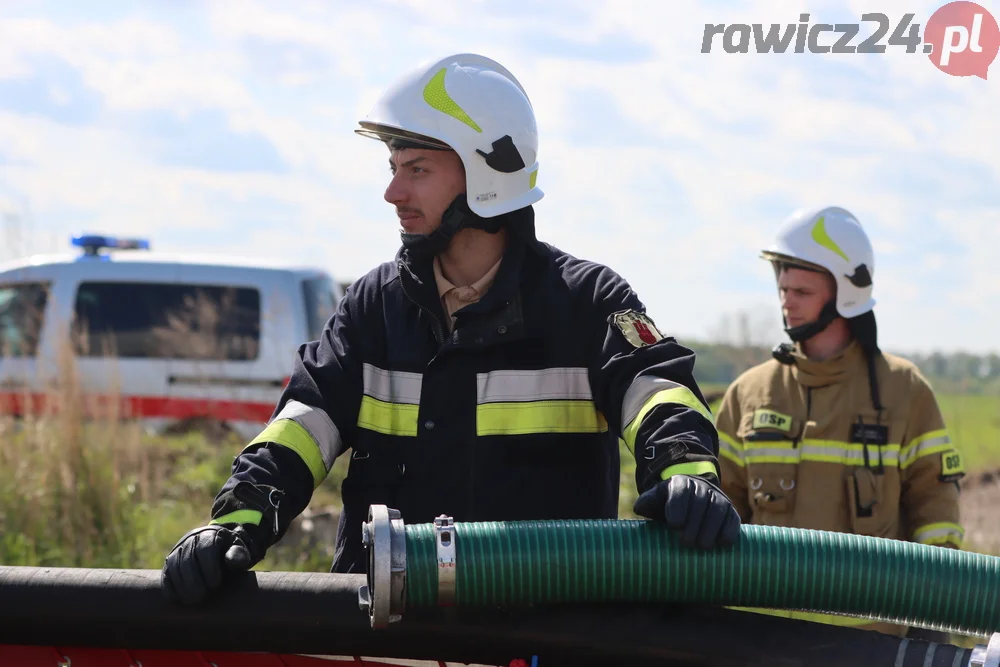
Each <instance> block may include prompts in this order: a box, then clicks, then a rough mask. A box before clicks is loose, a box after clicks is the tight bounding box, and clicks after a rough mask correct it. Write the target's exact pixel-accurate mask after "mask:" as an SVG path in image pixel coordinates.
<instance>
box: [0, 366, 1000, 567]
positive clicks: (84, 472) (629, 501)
mask: <svg viewBox="0 0 1000 667" xmlns="http://www.w3.org/2000/svg"><path fill="white" fill-rule="evenodd" d="M67 377H69V378H70V381H69V382H67V383H66V386H64V387H54V388H53V390H52V391H51V395H50V396H49V400H48V401H47V404H46V405H45V406H44V407H43V408H38V409H36V410H35V411H34V412H29V414H28V415H27V416H26V417H25V418H24V419H22V420H18V421H14V420H11V419H6V420H0V441H2V442H3V447H0V469H2V470H3V471H4V474H3V475H0V563H2V564H5V565H33V566H65V567H115V568H159V567H160V566H161V564H162V562H163V558H164V556H165V555H166V553H167V552H168V551H169V550H170V548H171V547H172V546H173V545H174V544H175V543H176V541H177V540H178V539H179V538H180V537H181V536H182V535H183V534H184V533H185V532H187V531H188V530H190V529H192V528H195V527H197V526H200V525H203V524H204V523H206V522H207V521H208V519H209V511H210V508H211V504H212V500H213V498H214V497H215V494H216V493H217V492H218V489H219V488H220V487H221V486H222V484H223V483H224V482H225V480H226V479H227V478H228V476H229V473H230V466H231V463H232V460H233V457H234V456H236V455H237V454H238V453H239V451H240V450H241V448H242V447H243V444H244V443H243V442H241V441H240V440H239V439H237V438H236V437H235V436H230V437H228V438H224V439H222V440H219V439H209V438H208V437H206V436H204V435H201V434H199V433H189V434H186V435H181V436H169V437H168V436H153V435H149V434H146V433H144V432H143V431H142V430H141V429H140V427H139V425H138V424H136V423H133V422H131V421H129V420H127V419H124V418H122V416H121V415H120V414H117V413H116V412H115V411H114V410H113V409H112V408H113V407H114V402H113V401H111V402H105V403H103V404H95V403H93V401H91V400H90V399H85V398H84V397H81V396H79V395H78V394H77V393H74V387H73V386H72V385H73V382H72V374H69V375H67ZM723 388H724V387H711V388H710V390H709V389H706V394H707V395H711V394H716V395H717V393H718V392H719V391H721V389H723ZM940 404H941V409H942V412H943V413H944V416H945V420H946V423H947V424H948V426H949V428H950V429H951V432H952V436H953V439H954V440H955V441H956V442H957V443H958V444H959V446H960V448H961V449H962V451H963V453H964V454H965V458H966V467H967V469H968V470H970V471H975V470H981V469H986V468H991V467H1000V411H998V409H997V408H1000V398H998V397H992V396H954V395H952V396H942V397H940ZM716 405H717V399H716V400H715V401H713V408H715V407H716ZM84 414H90V417H91V418H90V419H89V420H85V419H84V418H83V416H84ZM347 464H348V458H347V457H346V456H342V457H341V458H340V459H339V460H338V461H337V463H336V465H335V467H334V469H333V471H332V472H331V474H330V475H329V477H328V478H327V480H326V481H325V482H324V483H323V484H322V485H321V486H320V487H319V489H317V490H316V492H315V493H314V496H313V500H312V503H311V504H310V507H311V509H313V510H321V509H331V510H332V511H333V513H334V514H336V513H339V509H340V504H341V503H340V493H339V491H340V483H341V482H342V480H343V478H344V476H345V475H346V472H347ZM634 474H635V461H634V459H633V458H632V455H631V454H630V453H629V452H628V451H627V450H625V449H624V447H622V449H621V495H620V502H619V516H620V517H621V518H634V516H635V515H634V514H633V513H632V506H633V504H634V502H635V498H636V492H635V480H634ZM299 535H301V531H300V533H299ZM333 549H334V545H333V540H332V536H331V535H329V534H327V535H326V537H324V538H322V539H319V540H316V539H312V540H310V541H309V543H308V544H307V545H304V544H303V543H302V542H301V541H297V540H292V539H289V540H285V541H283V542H281V543H279V544H277V545H275V546H274V547H272V548H271V550H270V551H269V553H268V556H267V558H266V559H265V560H264V561H263V562H262V563H261V564H259V565H258V566H257V567H258V569H264V570H297V571H326V570H328V569H329V567H330V564H331V562H332V559H333Z"/></svg>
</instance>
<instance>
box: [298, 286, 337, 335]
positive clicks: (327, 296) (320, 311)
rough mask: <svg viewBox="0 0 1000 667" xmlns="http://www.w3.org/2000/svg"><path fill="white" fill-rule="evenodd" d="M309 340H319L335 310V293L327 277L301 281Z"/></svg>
mask: <svg viewBox="0 0 1000 667" xmlns="http://www.w3.org/2000/svg"><path fill="white" fill-rule="evenodd" d="M302 295H303V297H304V298H305V306H306V325H307V326H308V331H307V332H306V333H307V334H308V336H309V340H319V337H320V336H321V335H322V334H323V327H324V326H326V323H327V320H329V319H330V318H331V317H333V313H334V312H335V311H336V310H337V292H336V290H335V288H334V285H333V280H332V279H331V278H330V277H329V276H322V277H320V278H310V279H307V280H303V281H302Z"/></svg>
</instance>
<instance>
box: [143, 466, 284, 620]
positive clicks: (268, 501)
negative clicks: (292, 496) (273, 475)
mask: <svg viewBox="0 0 1000 667" xmlns="http://www.w3.org/2000/svg"><path fill="white" fill-rule="evenodd" d="M283 496H284V494H283V493H282V492H281V491H279V490H278V489H275V488H274V487H272V486H265V485H256V484H251V483H249V482H246V481H241V482H239V483H238V484H237V485H236V486H235V487H234V488H233V489H232V490H230V491H227V492H225V493H223V494H221V495H220V496H219V497H218V498H217V499H216V501H215V503H214V505H213V507H212V510H213V511H212V515H213V516H215V517H223V515H226V516H232V514H233V513H234V512H238V511H246V510H250V511H255V512H259V513H260V519H259V521H258V522H257V523H235V522H234V523H225V525H219V524H209V525H207V526H202V527H201V528H195V529H194V530H192V531H190V532H189V533H187V534H186V535H185V536H184V537H182V538H181V539H180V541H179V542H177V544H176V545H175V546H174V548H173V549H171V551H170V553H169V554H167V558H166V560H165V561H164V563H163V572H162V574H161V575H160V588H161V590H162V591H163V595H164V596H165V597H166V598H167V600H169V601H171V602H181V603H183V604H197V603H199V602H201V601H202V600H204V599H205V598H207V597H208V596H209V595H210V594H211V593H212V592H214V591H215V590H216V589H218V588H220V587H221V586H222V585H223V583H225V580H226V576H227V575H231V574H235V573H238V572H245V571H247V570H249V569H250V568H251V567H253V566H254V565H256V564H257V563H259V562H260V561H262V560H263V559H264V555H265V554H266V552H267V549H268V547H269V546H270V545H271V543H272V542H273V541H274V539H275V538H276V536H277V534H278V528H279V522H278V514H277V512H278V506H279V504H280V501H281V498H282V497H283ZM228 526H232V527H231V528H230V527H228Z"/></svg>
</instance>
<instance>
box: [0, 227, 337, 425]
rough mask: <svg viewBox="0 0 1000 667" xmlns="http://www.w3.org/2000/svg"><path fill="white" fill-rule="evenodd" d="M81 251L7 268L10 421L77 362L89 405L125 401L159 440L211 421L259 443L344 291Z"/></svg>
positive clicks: (281, 273)
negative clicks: (305, 347)
mask: <svg viewBox="0 0 1000 667" xmlns="http://www.w3.org/2000/svg"><path fill="white" fill-rule="evenodd" d="M73 245H74V246H77V247H78V248H80V249H81V251H80V252H79V254H67V255H57V256H35V257H30V258H27V259H24V260H19V261H16V262H11V263H7V264H0V413H6V414H8V415H10V414H15V415H17V414H24V411H25V410H26V409H29V408H27V406H26V402H29V401H30V402H32V404H33V405H34V407H33V408H30V409H33V410H38V409H39V403H40V402H44V401H45V400H46V396H47V395H51V394H47V393H46V392H47V391H49V390H48V389H47V388H50V387H51V386H52V385H51V381H52V380H53V379H56V378H59V377H60V374H63V375H65V374H66V360H67V359H69V360H71V361H72V365H73V367H74V368H75V373H76V382H77V386H78V387H79V390H80V391H81V393H83V394H86V395H88V396H98V397H102V396H109V397H114V398H116V399H118V400H119V403H118V405H120V409H121V410H125V411H127V413H128V414H127V415H126V416H129V417H132V418H137V419H141V420H142V422H143V423H144V424H145V425H146V426H147V428H148V429H149V430H151V431H154V432H162V431H163V430H165V429H167V428H169V427H176V426H178V425H181V426H183V425H184V424H186V423H194V422H197V421H201V420H205V419H208V420H216V421H217V422H219V423H221V424H224V425H225V426H226V427H228V428H230V429H232V430H234V431H236V432H237V433H238V434H239V435H240V436H241V437H242V438H244V439H248V438H252V437H254V436H255V435H256V434H257V433H259V432H260V430H261V429H262V428H263V427H264V425H265V424H266V422H267V420H268V419H269V418H270V416H271V412H272V410H273V409H274V406H275V403H276V402H277V400H278V397H279V395H280V393H281V390H282V388H283V387H284V385H285V384H287V382H288V377H289V375H290V374H291V369H292V364H293V359H294V355H295V351H296V349H297V348H298V346H299V345H300V344H301V343H303V342H305V341H309V340H315V339H317V338H319V336H320V333H321V332H322V330H323V326H324V325H325V324H326V321H327V320H328V319H329V318H330V316H331V315H332V314H333V312H334V310H335V308H336V306H337V303H338V302H339V300H340V299H341V297H342V296H343V285H344V284H345V283H340V282H337V281H336V280H334V278H333V277H332V276H331V275H330V274H329V273H327V272H326V271H324V270H323V269H320V268H315V267H305V266H286V265H268V264H266V263H261V262H260V261H256V260H253V261H250V260H240V259H236V258H231V257H212V256H199V255H188V254H183V255H167V254H160V253H154V252H149V251H148V250H149V243H148V242H147V241H145V240H142V239H116V238H112V237H106V236H99V235H86V236H78V237H74V238H73Z"/></svg>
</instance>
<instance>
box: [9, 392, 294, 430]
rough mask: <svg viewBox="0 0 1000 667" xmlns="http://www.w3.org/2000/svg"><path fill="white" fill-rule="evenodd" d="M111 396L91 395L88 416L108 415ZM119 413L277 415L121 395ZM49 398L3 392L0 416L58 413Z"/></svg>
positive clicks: (266, 408) (262, 407) (234, 404)
mask: <svg viewBox="0 0 1000 667" xmlns="http://www.w3.org/2000/svg"><path fill="white" fill-rule="evenodd" d="M112 400H114V398H113V397H111V396H102V395H88V396H87V397H86V398H85V399H84V401H83V403H84V405H83V406H82V407H83V412H84V414H87V415H91V416H93V415H95V414H96V415H101V414H105V415H106V414H108V411H109V408H110V403H111V401H112ZM118 400H119V401H120V404H119V405H120V407H119V414H121V415H122V416H123V417H131V418H141V417H150V418H154V417H156V418H167V419H192V418H196V417H211V418H213V419H221V420H226V421H255V422H262V423H263V422H267V421H268V420H269V419H270V418H271V414H272V413H273V412H274V407H275V406H274V404H273V403H254V402H250V401H218V400H210V399H192V398H167V397H160V396H122V397H119V399H118ZM51 405H52V402H51V400H50V396H48V395H46V394H42V393H27V394H26V393H23V392H11V391H6V392H0V414H4V415H14V416H22V415H24V414H26V413H27V414H46V413H53V412H57V411H58V402H56V406H55V407H50V406H51Z"/></svg>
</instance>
